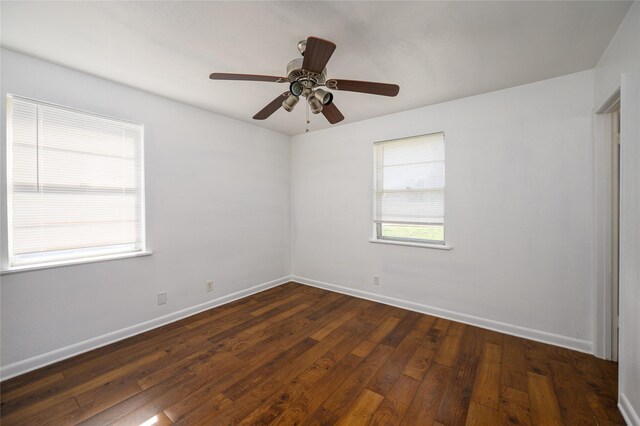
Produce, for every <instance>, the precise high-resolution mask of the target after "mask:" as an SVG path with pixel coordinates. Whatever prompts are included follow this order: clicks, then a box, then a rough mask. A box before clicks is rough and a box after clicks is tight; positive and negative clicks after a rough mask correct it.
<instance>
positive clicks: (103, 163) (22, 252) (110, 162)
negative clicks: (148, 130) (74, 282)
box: [7, 95, 145, 266]
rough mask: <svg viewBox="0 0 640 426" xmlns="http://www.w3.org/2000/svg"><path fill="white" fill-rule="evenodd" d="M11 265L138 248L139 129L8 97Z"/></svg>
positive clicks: (141, 204) (140, 191) (140, 223)
mask: <svg viewBox="0 0 640 426" xmlns="http://www.w3.org/2000/svg"><path fill="white" fill-rule="evenodd" d="M7 121H8V143H7V148H8V151H7V161H8V167H7V171H8V188H7V194H8V219H9V221H8V223H9V266H19V265H27V264H38V263H47V262H55V261H63V260H71V259H84V258H88V257H97V256H104V255H111V254H120V253H128V252H138V251H143V250H144V249H145V247H144V244H145V243H144V192H143V191H144V189H143V186H144V184H143V126H142V125H141V124H135V123H130V122H126V121H122V120H117V119H114V118H108V117H103V116H99V115H95V114H90V113H86V112H82V111H77V110H73V109H68V108H64V107H60V106H56V105H51V104H46V103H42V102H37V101H33V100H29V99H24V98H20V97H18V96H14V95H10V96H9V97H8V99H7Z"/></svg>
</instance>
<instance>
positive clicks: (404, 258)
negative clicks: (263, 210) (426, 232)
mask: <svg viewBox="0 0 640 426" xmlns="http://www.w3.org/2000/svg"><path fill="white" fill-rule="evenodd" d="M592 89H593V74H592V72H591V71H586V72H581V73H577V74H572V75H568V76H564V77H560V78H555V79H551V80H546V81H542V82H539V83H534V84H529V85H525V86H520V87H516V88H511V89H507V90H502V91H498V92H493V93H488V94H484V95H480V96H475V97H471V98H466V99H460V100H456V101H452V102H447V103H443V104H438V105H434V106H428V107H424V108H419V109H415V110H411V111H407V112H403V113H398V114H394V115H390V116H384V117H380V118H376V119H372V120H367V121H362V122H358V123H353V124H347V125H343V126H338V127H335V128H332V129H328V130H323V131H319V132H313V133H308V134H304V135H300V136H296V137H294V138H293V143H292V172H291V173H292V176H291V178H292V182H293V189H292V205H293V207H292V217H293V230H292V232H293V234H292V238H293V242H292V253H293V257H292V271H293V275H294V277H296V276H297V277H299V279H300V280H302V281H303V282H309V283H314V284H316V285H321V286H327V287H329V288H334V289H335V288H336V287H335V286H336V285H337V286H342V288H340V290H342V291H348V292H351V293H354V294H359V295H366V296H368V297H372V298H377V299H378V300H386V301H392V302H395V303H400V304H401V305H403V306H408V307H411V308H414V309H418V310H423V311H425V312H433V313H435V314H438V315H444V316H449V317H451V318H454V319H458V320H463V321H468V322H471V323H476V324H480V325H483V326H488V327H491V328H495V329H499V330H503V331H506V332H509V333H514V334H520V335H524V336H529V337H532V338H535V339H539V340H545V341H549V342H553V343H556V344H560V345H564V346H568V347H572V348H576V349H579V350H583V351H590V350H591V344H592V341H591V339H592V321H591V315H592V306H591V305H592V287H591V286H592V279H591V271H590V262H591V249H592V247H591V246H592V242H591V228H592V225H593V224H592V219H593V217H592V216H593V214H592V195H593V194H592V158H591V155H592V115H591V114H592V104H593V95H592ZM338 101H339V100H338ZM367 101H369V102H376V101H378V99H376V98H366V97H363V106H362V107H363V108H366V102H367ZM379 101H380V102H384V99H381V100H379ZM344 113H345V115H348V114H349V111H344ZM438 131H444V132H445V146H446V148H445V149H446V202H445V210H446V219H445V222H446V240H447V244H449V245H451V246H452V250H451V251H445V250H435V249H425V248H415V247H400V246H391V245H383V244H374V243H370V242H369V238H370V237H371V236H372V234H373V226H372V206H373V200H372V185H373V179H372V173H373V158H372V157H373V147H372V144H373V142H374V141H380V140H386V139H391V138H399V137H403V136H409V135H417V134H425V133H431V132H438ZM374 274H379V275H380V277H381V280H382V285H381V286H380V287H375V286H373V285H372V275H374ZM389 298H395V299H400V300H399V301H398V300H395V301H394V300H390V299H389Z"/></svg>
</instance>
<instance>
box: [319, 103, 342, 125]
mask: <svg viewBox="0 0 640 426" xmlns="http://www.w3.org/2000/svg"><path fill="white" fill-rule="evenodd" d="M322 115H324V116H325V118H326V119H327V120H328V121H329V123H331V124H336V123H339V122H341V121H342V120H344V115H342V113H341V112H340V110H339V109H338V107H337V106H336V105H335V104H334V103H333V102H331V103H330V104H329V105H325V106H324V107H323V108H322Z"/></svg>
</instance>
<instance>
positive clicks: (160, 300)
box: [158, 291, 167, 305]
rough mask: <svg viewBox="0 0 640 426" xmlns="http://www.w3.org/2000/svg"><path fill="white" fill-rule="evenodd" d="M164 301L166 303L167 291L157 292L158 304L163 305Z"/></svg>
mask: <svg viewBox="0 0 640 426" xmlns="http://www.w3.org/2000/svg"><path fill="white" fill-rule="evenodd" d="M165 303H167V292H166V291H163V292H160V293H158V305H164V304H165Z"/></svg>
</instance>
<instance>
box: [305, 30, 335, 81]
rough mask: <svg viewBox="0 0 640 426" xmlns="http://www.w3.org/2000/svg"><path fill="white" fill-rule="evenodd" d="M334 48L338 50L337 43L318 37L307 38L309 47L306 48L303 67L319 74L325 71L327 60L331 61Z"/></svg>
mask: <svg viewBox="0 0 640 426" xmlns="http://www.w3.org/2000/svg"><path fill="white" fill-rule="evenodd" d="M334 50H336V45H335V43H333V42H331V41H329V40H323V39H321V38H317V37H309V38H308V39H307V47H306V48H305V50H304V60H303V61H302V69H305V70H307V71H311V72H315V73H318V74H319V73H321V72H322V71H324V67H326V66H327V62H329V58H331V55H333V51H334Z"/></svg>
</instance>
